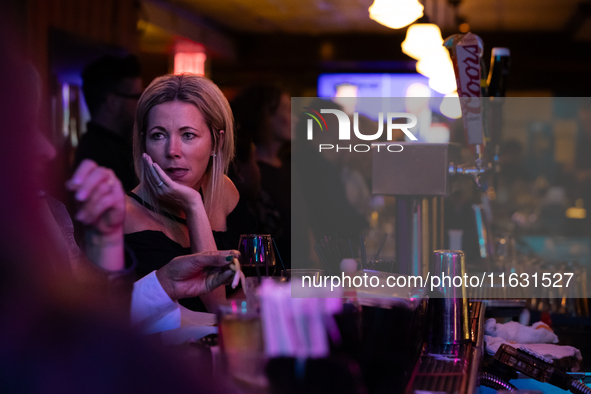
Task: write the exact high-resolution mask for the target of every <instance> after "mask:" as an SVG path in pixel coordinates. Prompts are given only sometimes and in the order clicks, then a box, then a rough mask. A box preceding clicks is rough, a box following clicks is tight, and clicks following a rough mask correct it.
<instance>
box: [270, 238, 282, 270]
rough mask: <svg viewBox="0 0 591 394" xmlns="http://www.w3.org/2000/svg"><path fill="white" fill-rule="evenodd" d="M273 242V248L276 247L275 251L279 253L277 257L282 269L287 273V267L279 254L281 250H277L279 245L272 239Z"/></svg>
mask: <svg viewBox="0 0 591 394" xmlns="http://www.w3.org/2000/svg"><path fill="white" fill-rule="evenodd" d="M271 240H272V241H273V246H275V251H276V252H277V256H278V257H279V262H280V263H281V268H283V271H285V265H283V260H282V259H281V254H279V249H277V244H276V243H275V238H271Z"/></svg>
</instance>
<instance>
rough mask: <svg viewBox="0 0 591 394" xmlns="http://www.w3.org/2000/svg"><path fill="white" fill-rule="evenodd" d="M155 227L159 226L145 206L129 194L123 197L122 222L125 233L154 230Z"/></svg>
mask: <svg viewBox="0 0 591 394" xmlns="http://www.w3.org/2000/svg"><path fill="white" fill-rule="evenodd" d="M157 227H159V226H158V223H157V222H156V221H155V220H154V218H153V217H152V215H151V214H150V211H149V210H148V209H147V208H145V207H144V206H142V205H141V204H140V203H139V202H137V201H136V200H134V199H133V198H131V197H129V196H126V197H125V222H124V223H123V232H124V233H125V234H130V233H135V232H138V231H144V230H156V229H157Z"/></svg>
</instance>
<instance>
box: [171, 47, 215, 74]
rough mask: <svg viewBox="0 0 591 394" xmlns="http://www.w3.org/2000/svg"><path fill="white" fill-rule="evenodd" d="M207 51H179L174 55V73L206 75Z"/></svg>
mask: <svg viewBox="0 0 591 394" xmlns="http://www.w3.org/2000/svg"><path fill="white" fill-rule="evenodd" d="M205 59H207V56H206V55H205V53H185V52H178V53H175V55H174V73H175V74H180V73H193V74H197V75H202V76H203V75H205Z"/></svg>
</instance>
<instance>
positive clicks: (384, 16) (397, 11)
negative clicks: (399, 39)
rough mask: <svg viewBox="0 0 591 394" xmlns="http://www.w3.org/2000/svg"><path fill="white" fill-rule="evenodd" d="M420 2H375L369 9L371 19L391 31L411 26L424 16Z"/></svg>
mask: <svg viewBox="0 0 591 394" xmlns="http://www.w3.org/2000/svg"><path fill="white" fill-rule="evenodd" d="M423 9H424V7H423V5H422V4H421V3H419V2H418V0H375V1H374V3H373V4H372V5H371V6H370V7H369V17H370V18H371V19H373V20H374V21H376V22H378V23H380V24H382V25H384V26H387V27H389V28H391V29H400V28H403V27H405V26H408V25H410V24H411V23H413V22H414V21H416V20H417V19H419V18H420V17H422V16H423Z"/></svg>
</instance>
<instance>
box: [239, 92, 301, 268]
mask: <svg viewBox="0 0 591 394" xmlns="http://www.w3.org/2000/svg"><path fill="white" fill-rule="evenodd" d="M232 111H233V112H234V117H235V119H236V123H237V127H238V129H239V130H240V133H245V134H248V135H249V136H250V138H252V141H253V142H254V144H255V147H256V158H257V163H258V166H259V168H260V173H261V196H260V204H259V206H260V207H261V208H262V209H261V211H260V212H261V215H260V217H259V231H258V232H259V233H263V234H271V235H272V236H273V238H274V239H275V242H276V244H277V249H278V250H279V254H280V255H281V259H282V260H283V262H284V263H285V266H286V268H290V266H291V164H290V160H289V157H288V156H287V155H286V152H289V149H290V143H291V121H292V119H291V100H290V97H289V95H288V94H287V93H286V92H284V91H283V90H281V89H280V88H278V87H276V86H273V85H254V86H251V87H248V88H246V89H245V90H244V91H242V92H241V93H239V94H238V96H236V98H235V99H234V100H233V101H232Z"/></svg>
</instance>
